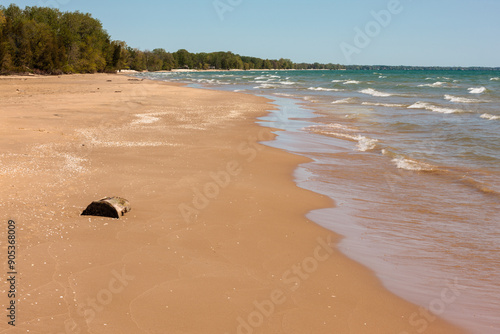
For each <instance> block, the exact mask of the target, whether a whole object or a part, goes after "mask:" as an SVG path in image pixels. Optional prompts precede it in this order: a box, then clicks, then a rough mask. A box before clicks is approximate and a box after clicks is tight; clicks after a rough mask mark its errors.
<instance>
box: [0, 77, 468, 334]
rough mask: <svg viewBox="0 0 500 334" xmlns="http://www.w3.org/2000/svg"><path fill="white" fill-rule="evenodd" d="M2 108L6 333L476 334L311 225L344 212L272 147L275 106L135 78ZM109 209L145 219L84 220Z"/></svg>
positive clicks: (1, 91)
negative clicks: (392, 288) (12, 283)
mask: <svg viewBox="0 0 500 334" xmlns="http://www.w3.org/2000/svg"><path fill="white" fill-rule="evenodd" d="M0 99H1V101H2V102H1V110H0V131H1V132H0V133H1V136H0V148H1V151H0V184H1V187H0V205H1V206H0V212H1V221H2V227H3V228H2V230H1V233H0V237H1V239H0V240H1V245H2V247H1V248H2V252H3V253H4V254H6V249H7V248H6V247H7V245H6V241H7V223H8V220H9V219H10V220H13V221H15V223H16V241H17V247H18V249H17V258H16V270H17V272H18V274H17V275H16V283H17V291H16V323H15V324H16V326H15V327H12V326H9V325H8V324H7V321H8V320H6V319H8V318H6V317H5V316H2V318H3V319H4V321H2V322H1V323H0V333H214V334H215V333H217V334H219V333H297V334H299V333H300V334H303V333H315V334H317V333H384V334H385V333H395V334H403V333H441V334H442V333H445V334H446V333H461V330H460V329H457V328H455V327H453V326H452V325H450V324H448V323H446V322H444V321H442V320H440V319H439V318H437V317H436V316H434V315H432V314H430V313H429V311H426V310H424V309H422V308H420V307H419V306H416V305H413V304H411V303H408V302H406V301H404V300H402V299H400V298H399V297H397V296H395V295H393V294H391V293H390V292H388V291H387V290H386V289H384V288H383V286H382V285H381V283H380V282H379V280H378V279H377V278H376V277H375V276H374V275H373V273H372V272H370V271H369V270H368V269H366V268H365V267H363V266H361V265H359V264H358V263H356V262H354V261H352V260H350V259H348V258H346V257H345V256H344V255H342V254H341V253H340V252H339V251H338V250H337V249H336V246H335V245H336V243H337V242H338V241H339V236H338V235H335V234H333V233H331V232H330V231H328V230H326V229H324V228H322V227H319V226H317V225H316V224H314V223H312V222H311V221H309V220H307V219H306V218H305V215H306V214H307V213H308V212H309V211H311V210H313V209H319V208H325V207H331V206H333V205H334V203H332V202H331V201H330V200H329V199H328V198H326V197H323V196H320V195H318V194H315V193H312V192H309V191H307V190H304V189H300V188H298V187H297V186H296V185H295V183H294V182H293V178H292V174H293V171H294V170H295V169H296V167H297V166H298V165H299V164H301V163H304V162H306V161H307V160H306V159H305V158H302V157H298V156H295V155H292V154H289V153H286V152H284V151H281V150H278V149H275V148H271V147H267V146H264V145H261V144H259V142H260V141H266V140H272V138H273V135H272V134H271V132H270V131H269V129H266V128H263V127H260V126H258V125H257V124H255V119H256V118H257V117H259V116H263V115H266V114H267V112H268V110H269V109H271V108H272V106H271V105H270V104H269V101H268V100H266V99H264V98H259V97H255V96H250V95H245V94H237V93H228V92H217V91H208V90H199V89H192V88H186V87H180V86H177V85H173V84H167V83H161V82H152V81H137V80H136V79H131V78H129V77H126V76H122V75H73V76H63V77H29V78H23V77H7V78H0ZM106 196H121V197H124V198H126V199H128V200H129V201H130V202H131V205H132V211H131V212H129V213H127V214H126V215H125V216H124V217H122V218H121V219H119V220H113V219H108V218H99V217H83V216H80V213H81V212H82V211H83V210H84V209H85V207H86V206H87V205H88V204H90V202H92V201H93V200H97V199H100V198H103V197H106ZM2 268H3V270H2V271H3V272H4V273H5V272H7V260H6V258H4V260H3V261H2ZM4 282H5V280H4ZM4 284H5V287H6V288H7V284H6V283H4ZM2 290H3V289H2ZM453 291H454V290H453V287H451V288H450V289H449V290H448V291H445V292H443V295H445V296H449V294H450V293H453ZM436 297H437V298H439V297H440V296H436ZM0 300H1V302H0V305H1V307H2V309H3V310H4V311H3V312H4V314H7V310H6V308H7V306H8V303H9V302H10V299H9V298H8V296H7V293H3V294H2V295H1V297H0Z"/></svg>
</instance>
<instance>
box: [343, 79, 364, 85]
mask: <svg viewBox="0 0 500 334" xmlns="http://www.w3.org/2000/svg"><path fill="white" fill-rule="evenodd" d="M360 83H361V82H360V81H356V80H347V81H346V82H344V85H359V84H360Z"/></svg>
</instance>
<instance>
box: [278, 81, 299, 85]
mask: <svg viewBox="0 0 500 334" xmlns="http://www.w3.org/2000/svg"><path fill="white" fill-rule="evenodd" d="M280 84H282V85H295V84H296V82H293V81H280Z"/></svg>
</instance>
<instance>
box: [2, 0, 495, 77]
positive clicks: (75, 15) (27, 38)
mask: <svg viewBox="0 0 500 334" xmlns="http://www.w3.org/2000/svg"><path fill="white" fill-rule="evenodd" d="M178 68H185V69H202V70H208V69H216V70H229V69H239V70H253V69H299V70H302V69H316V70H318V69H327V70H344V69H348V70H384V69H401V70H406V69H438V68H434V67H433V68H424V67H405V66H396V67H394V66H358V65H350V66H343V65H338V64H320V63H313V64H308V63H300V64H296V63H294V62H292V61H291V60H290V59H283V58H282V59H279V60H276V59H260V58H256V57H246V56H240V55H237V54H234V53H232V52H212V53H190V52H188V51H187V50H184V49H181V50H178V51H176V52H173V53H171V52H167V51H165V50H164V49H154V50H152V51H151V50H145V51H142V50H139V49H136V48H132V47H129V46H128V45H127V44H126V43H125V42H123V41H113V40H111V38H110V36H109V34H108V33H107V32H106V30H104V29H103V26H102V24H101V22H100V21H99V20H97V19H95V18H93V17H92V16H91V15H90V14H84V13H80V12H60V11H59V10H57V9H52V8H45V7H26V8H25V9H20V8H19V7H17V6H16V5H10V6H9V7H8V8H5V7H3V6H0V74H10V73H38V74H62V73H95V72H115V71H118V70H125V69H126V70H136V71H161V70H163V71H170V70H172V69H178ZM439 69H443V68H439ZM447 69H448V68H447ZM449 69H453V70H464V69H462V68H449ZM470 69H475V68H470ZM478 69H481V70H485V68H478ZM493 70H498V68H497V69H493Z"/></svg>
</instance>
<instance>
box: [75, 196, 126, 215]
mask: <svg viewBox="0 0 500 334" xmlns="http://www.w3.org/2000/svg"><path fill="white" fill-rule="evenodd" d="M130 210H131V207H130V202H129V201H127V200H126V199H124V198H121V197H105V198H103V199H100V200H98V201H94V202H92V203H90V205H89V206H87V208H86V209H85V210H84V211H83V212H82V216H98V217H109V218H116V219H119V218H120V216H123V215H124V214H125V213H127V212H129V211H130Z"/></svg>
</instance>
